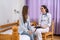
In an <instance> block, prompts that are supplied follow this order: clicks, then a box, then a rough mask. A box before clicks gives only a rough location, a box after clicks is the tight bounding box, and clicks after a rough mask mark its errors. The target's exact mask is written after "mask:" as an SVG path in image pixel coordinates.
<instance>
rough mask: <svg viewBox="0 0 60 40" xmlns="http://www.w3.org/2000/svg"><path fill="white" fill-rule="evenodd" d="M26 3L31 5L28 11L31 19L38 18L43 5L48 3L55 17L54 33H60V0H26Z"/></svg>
mask: <svg viewBox="0 0 60 40" xmlns="http://www.w3.org/2000/svg"><path fill="white" fill-rule="evenodd" d="M26 5H28V6H29V11H28V13H29V16H30V20H31V21H33V20H36V21H37V20H38V17H39V16H40V13H41V12H40V7H41V5H46V6H47V7H48V9H49V12H50V13H51V14H52V19H54V23H55V26H54V34H60V29H59V28H60V25H59V24H60V0H26Z"/></svg>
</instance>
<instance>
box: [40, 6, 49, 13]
mask: <svg viewBox="0 0 60 40" xmlns="http://www.w3.org/2000/svg"><path fill="white" fill-rule="evenodd" d="M41 7H43V8H44V9H46V13H48V12H49V10H48V8H47V6H46V5H41Z"/></svg>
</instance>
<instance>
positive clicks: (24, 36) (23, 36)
mask: <svg viewBox="0 0 60 40" xmlns="http://www.w3.org/2000/svg"><path fill="white" fill-rule="evenodd" d="M20 40H30V37H29V36H28V35H20Z"/></svg>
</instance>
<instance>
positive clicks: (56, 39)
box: [47, 36, 60, 40]
mask: <svg viewBox="0 0 60 40" xmlns="http://www.w3.org/2000/svg"><path fill="white" fill-rule="evenodd" d="M47 40H50V38H48V39H47ZM54 40H60V36H54Z"/></svg>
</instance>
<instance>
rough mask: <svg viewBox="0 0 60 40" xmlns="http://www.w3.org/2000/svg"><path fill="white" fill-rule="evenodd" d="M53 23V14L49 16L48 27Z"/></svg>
mask: <svg viewBox="0 0 60 40" xmlns="http://www.w3.org/2000/svg"><path fill="white" fill-rule="evenodd" d="M51 22H52V16H51V14H49V15H48V26H49V27H50V26H51Z"/></svg>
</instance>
